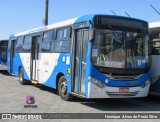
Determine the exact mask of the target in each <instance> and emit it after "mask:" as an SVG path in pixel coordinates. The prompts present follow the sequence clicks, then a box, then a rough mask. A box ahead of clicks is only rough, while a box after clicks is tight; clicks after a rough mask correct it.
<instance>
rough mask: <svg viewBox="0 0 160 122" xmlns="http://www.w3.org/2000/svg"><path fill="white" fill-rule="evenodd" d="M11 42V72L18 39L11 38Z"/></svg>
mask: <svg viewBox="0 0 160 122" xmlns="http://www.w3.org/2000/svg"><path fill="white" fill-rule="evenodd" d="M10 44H11V48H10V50H9V52H10V73H13V66H14V56H15V46H16V40H11V42H10Z"/></svg>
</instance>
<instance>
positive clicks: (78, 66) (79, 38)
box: [73, 29, 89, 94]
mask: <svg viewBox="0 0 160 122" xmlns="http://www.w3.org/2000/svg"><path fill="white" fill-rule="evenodd" d="M88 38H89V37H88V30H87V29H80V30H78V31H77V32H76V39H75V61H74V62H75V63H74V65H75V66H74V80H73V81H74V92H77V93H79V94H85V92H86V91H85V85H86V84H85V79H86V78H85V75H86V56H87V47H88Z"/></svg>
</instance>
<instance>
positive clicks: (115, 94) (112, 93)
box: [106, 91, 139, 97]
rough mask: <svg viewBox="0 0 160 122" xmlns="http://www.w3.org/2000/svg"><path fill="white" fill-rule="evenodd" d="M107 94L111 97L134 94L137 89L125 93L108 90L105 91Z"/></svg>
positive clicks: (136, 92)
mask: <svg viewBox="0 0 160 122" xmlns="http://www.w3.org/2000/svg"><path fill="white" fill-rule="evenodd" d="M106 93H107V95H108V96H111V97H121V96H136V95H137V94H138V93H139V91H135V92H126V93H120V92H108V91H106Z"/></svg>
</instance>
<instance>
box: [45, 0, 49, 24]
mask: <svg viewBox="0 0 160 122" xmlns="http://www.w3.org/2000/svg"><path fill="white" fill-rule="evenodd" d="M48 4H49V0H46V1H45V22H44V25H45V26H46V25H48Z"/></svg>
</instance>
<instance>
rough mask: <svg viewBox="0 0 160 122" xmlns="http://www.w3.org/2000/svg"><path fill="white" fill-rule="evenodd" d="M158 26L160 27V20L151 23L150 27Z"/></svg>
mask: <svg viewBox="0 0 160 122" xmlns="http://www.w3.org/2000/svg"><path fill="white" fill-rule="evenodd" d="M157 27H160V22H152V23H149V28H157Z"/></svg>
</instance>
